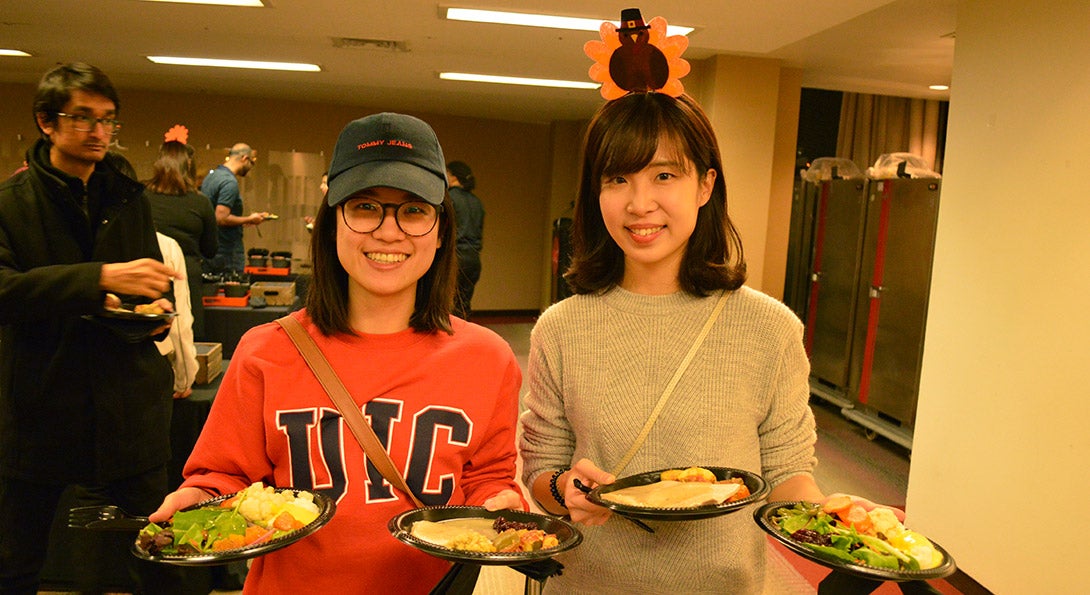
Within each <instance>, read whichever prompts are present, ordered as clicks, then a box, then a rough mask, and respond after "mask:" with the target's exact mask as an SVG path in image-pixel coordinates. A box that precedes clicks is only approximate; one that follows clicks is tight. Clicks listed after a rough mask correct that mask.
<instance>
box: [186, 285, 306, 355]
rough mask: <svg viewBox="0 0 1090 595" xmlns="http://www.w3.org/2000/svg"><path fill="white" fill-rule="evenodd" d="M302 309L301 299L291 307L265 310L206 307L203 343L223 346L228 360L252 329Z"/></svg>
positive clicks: (274, 307)
mask: <svg viewBox="0 0 1090 595" xmlns="http://www.w3.org/2000/svg"><path fill="white" fill-rule="evenodd" d="M300 307H301V300H300V299H299V297H296V298H295V303H294V304H293V305H291V306H265V307H264V308H252V307H250V306H245V307H225V306H205V307H204V335H205V336H204V337H202V338H201V340H202V341H209V342H212V343H222V344H223V358H224V359H228V358H230V357H231V354H232V353H234V351H235V346H236V345H238V340H239V339H241V338H242V335H243V334H245V333H246V331H248V330H250V329H251V328H253V327H255V326H257V325H259V324H265V323H266V322H272V321H274V320H276V319H277V318H281V317H283V316H285V315H287V314H288V313H289V312H293V311H295V310H298V309H299V308H300Z"/></svg>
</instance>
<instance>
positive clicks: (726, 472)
mask: <svg viewBox="0 0 1090 595" xmlns="http://www.w3.org/2000/svg"><path fill="white" fill-rule="evenodd" d="M689 469H703V470H706V471H709V472H711V474H712V475H714V476H715V480H716V482H724V481H725V480H731V479H735V480H741V485H744V486H745V488H746V489H747V490H748V491H749V495H748V496H745V497H743V498H740V499H736V500H727V501H724V502H722V503H720V504H703V505H683V506H676V505H670V504H660V502H661V501H662V500H661V499H658V500H651V501H648V502H654V503H648V502H645V503H643V504H636V503H635V501H633V500H631V499H625V500H615V499H614V498H619V497H620V496H621V495H626V494H614V492H619V491H620V490H624V489H626V488H637V487H640V488H642V489H643V490H651V489H652V488H651V487H646V488H644V487H643V486H652V485H653V484H660V483H662V482H663V475H662V474H663V473H664V472H667V471H687V470H682V469H677V468H674V469H659V470H658V471H648V472H647V473H640V474H638V475H630V476H628V477H622V478H621V479H618V480H617V481H615V482H613V483H611V484H608V485H600V486H598V487H596V488H594V489H593V490H591V491H590V493H588V494H587V499H588V500H590V501H591V502H593V503H595V504H597V505H599V506H604V507H606V508H608V509H610V510H612V511H613V512H614V513H616V514H619V515H622V516H627V517H633V518H638V519H647V520H653V521H691V520H697V519H707V518H712V517H717V516H721V515H724V514H729V513H732V512H736V511H738V510H741V509H743V508H745V507H747V506H749V505H750V504H753V503H754V502H757V501H759V500H761V499H762V498H764V497H765V495H766V494H768V483H767V482H765V480H764V478H763V477H761V476H760V475H757V474H756V473H752V472H750V471H746V470H745V469H734V468H732V467H709V466H702V467H690V468H689ZM709 479H710V478H709ZM679 483H682V484H689V485H684V486H677V488H678V489H679V490H681V489H686V490H688V489H690V488H691V489H696V488H698V487H699V488H704V489H706V490H719V489H723V488H727V487H728V486H729V484H726V483H713V482H699V481H683V482H679ZM699 484H702V485H699ZM664 485H665V484H664ZM709 485H711V486H716V485H718V486H723V488H711V487H708V486H709ZM645 494H646V493H645ZM712 495H715V494H714V493H713V494H712ZM671 496H673V494H671ZM718 496H722V493H720V494H718ZM702 498H704V496H703V495H700V494H696V495H693V494H691V493H689V492H686V493H685V494H683V495H682V496H681V499H684V500H687V501H690V502H692V501H695V500H694V499H696V500H699V499H702ZM666 500H669V498H667V499H666Z"/></svg>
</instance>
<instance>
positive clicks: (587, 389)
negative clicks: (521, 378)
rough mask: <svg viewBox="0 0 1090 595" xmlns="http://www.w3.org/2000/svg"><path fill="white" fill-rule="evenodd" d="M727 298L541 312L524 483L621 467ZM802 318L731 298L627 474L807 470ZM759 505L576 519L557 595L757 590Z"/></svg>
mask: <svg viewBox="0 0 1090 595" xmlns="http://www.w3.org/2000/svg"><path fill="white" fill-rule="evenodd" d="M718 298H719V294H718V293H716V294H714V295H712V296H710V297H707V298H696V297H693V296H691V295H689V294H686V293H684V292H679V293H675V294H672V295H665V296H646V295H638V294H634V293H631V292H628V291H625V290H623V289H620V288H615V289H613V290H611V291H609V292H608V293H606V294H604V295H602V296H587V295H577V296H573V297H571V298H568V299H566V300H564V301H562V302H560V303H558V304H555V305H554V306H552V307H551V308H549V309H548V310H547V311H545V312H544V313H543V314H542V315H541V318H540V320H539V321H538V323H537V325H536V326H535V327H534V330H533V333H532V335H531V341H530V360H529V379H530V391H529V394H527V395H526V397H525V402H524V406H525V408H526V411H525V413H524V414H523V415H522V418H521V423H522V429H523V433H522V438H521V444H520V447H521V453H522V456H523V459H524V468H523V479H524V480H525V481H526V483H527V484H528V485H530V484H532V483H533V480H534V479H535V478H536V477H537V476H538V475H540V474H542V473H547V472H551V471H552V470H554V469H558V468H562V467H568V466H570V465H571V464H572V463H573V462H574V461H578V460H579V459H581V458H583V457H586V458H588V459H590V460H591V461H593V462H595V463H596V464H597V465H598V466H599V467H601V468H603V469H605V470H607V471H612V470H613V469H612V468H613V466H614V465H616V464H617V463H618V462H619V461H620V459H621V457H622V456H623V455H624V453H625V452H626V451H627V450H628V448H629V446H630V445H631V444H632V442H633V440H634V439H635V437H636V436H637V435H638V434H639V432H640V430H641V429H642V427H643V424H644V423H645V421H646V420H647V418H648V416H649V415H650V413H651V410H652V408H653V407H654V406H655V403H656V402H657V401H658V399H659V397H660V396H661V394H662V391H663V390H664V388H665V387H666V384H667V383H668V382H669V380H670V378H671V377H672V376H673V374H674V371H675V370H676V368H677V367H678V365H679V364H680V363H681V360H682V359H683V358H684V356H685V354H686V353H688V351H689V347H690V346H691V345H692V343H693V341H694V340H695V339H696V336H697V335H698V333H699V331H700V329H701V328H702V327H703V325H704V323H705V321H706V320H707V318H708V316H709V315H710V314H711V312H712V309H713V307H714V306H715V302H716V301H717V300H718ZM808 375H809V364H808V362H807V359H806V353H805V351H804V349H803V344H802V325H801V323H800V322H799V320H798V318H797V317H795V315H794V314H793V313H791V311H790V310H788V309H787V308H786V307H785V306H784V305H783V304H781V303H780V302H778V301H776V300H775V299H773V298H771V297H769V296H766V295H764V294H762V293H760V292H757V291H754V290H752V289H749V288H745V287H743V288H742V289H739V290H738V291H735V292H733V294H732V295H731V296H730V297H729V299H728V300H727V304H726V308H725V309H724V310H723V312H722V314H721V315H720V317H719V319H718V321H717V322H716V324H715V326H714V327H713V328H712V330H711V333H709V335H708V337H707V338H706V339H705V342H704V344H703V346H702V347H701V348H700V351H698V352H697V354H696V357H695V358H694V359H693V361H692V363H691V364H690V366H689V369H688V370H687V371H686V372H685V375H684V376H683V377H682V379H681V381H680V382H679V383H678V385H677V387H676V389H675V390H674V393H673V395H672V396H671V397H670V400H669V402H668V403H667V405H666V407H665V408H664V409H663V411H662V413H661V415H660V416H659V419H658V421H657V422H656V423H655V425H654V427H653V428H652V430H651V433H650V435H649V436H648V438H647V441H646V442H645V443H644V445H643V446H642V447H641V448H640V450H639V451H638V452H637V453H636V455H635V457H634V458H633V459H632V461H631V462H630V463H629V464H628V466H627V467H626V468H625V469H623V470H621V472H620V473H619V474H618V477H624V476H627V475H632V474H635V473H641V472H644V471H651V470H655V469H662V468H667V467H688V466H692V465H711V466H724V467H735V468H741V469H747V470H750V471H754V472H759V473H760V474H761V475H762V476H764V478H765V479H766V480H767V481H768V482H769V483H770V485H771V486H772V487H775V486H776V485H778V484H779V483H781V482H783V481H784V480H786V479H787V478H789V477H791V476H793V475H797V474H800V473H811V472H812V470H813V467H814V464H815V463H816V461H815V459H814V442H815V439H816V434H815V430H814V418H813V414H812V412H811V411H810V407H809V403H808V399H809V385H808V381H807V378H808ZM752 508H753V507H750V508H748V509H745V510H741V511H738V512H736V513H734V514H729V515H725V516H722V517H717V518H714V519H707V520H697V521H681V522H658V521H649V524H651V525H652V526H654V527H655V531H656V532H655V533H654V534H650V533H646V532H644V531H641V530H640V529H638V528H636V527H635V526H634V525H632V524H630V523H627V522H625V521H624V520H623V519H617V518H614V519H610V521H609V522H607V523H606V524H605V525H604V526H600V527H587V526H582V525H581V526H580V529H581V530H582V532H583V535H584V541H583V543H582V544H581V545H580V546H579V547H577V548H576V549H574V550H572V551H571V552H569V553H567V554H564V555H561V556H558V560H560V561H561V562H562V563H563V564H564V567H565V568H564V573H563V575H561V576H559V577H553V578H550V579H549V580H548V582H547V584H546V587H547V588H548V590H549V591H552V592H557V593H577V592H587V593H665V592H670V593H695V592H711V593H759V592H760V591H761V587H762V583H763V580H764V551H765V545H764V538H763V535H764V534H763V533H762V531H761V530H760V528H758V527H757V525H756V523H755V522H754V521H753V516H752Z"/></svg>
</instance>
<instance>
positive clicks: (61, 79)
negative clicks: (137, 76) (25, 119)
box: [33, 62, 121, 134]
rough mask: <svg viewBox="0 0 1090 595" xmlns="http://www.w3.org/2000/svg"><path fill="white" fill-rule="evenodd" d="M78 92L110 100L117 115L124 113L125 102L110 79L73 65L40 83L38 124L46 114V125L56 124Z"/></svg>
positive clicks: (49, 74) (53, 72)
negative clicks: (40, 117)
mask: <svg viewBox="0 0 1090 595" xmlns="http://www.w3.org/2000/svg"><path fill="white" fill-rule="evenodd" d="M76 90H79V91H85V92H87V93H94V94H95V95H101V96H103V97H105V98H106V99H109V100H110V101H112V102H114V113H116V114H120V113H121V99H120V98H119V97H118V96H117V90H116V89H115V88H114V85H113V83H112V82H111V81H110V77H108V76H106V73H105V72H102V71H101V70H99V69H98V68H96V67H94V66H91V65H90V64H85V63H83V62H70V63H68V64H62V65H60V66H57V67H55V68H53V69H51V70H50V71H49V72H46V73H45V74H43V75H42V78H41V80H40V81H38V90H37V91H36V92H35V94H34V107H33V110H34V123H35V124H37V123H38V114H45V121H46V122H48V123H51V124H56V122H57V113H58V112H60V111H62V110H64V106H65V105H66V104H67V103H68V100H70V99H71V98H72V91H76ZM39 130H41V127H39ZM43 134H44V133H43Z"/></svg>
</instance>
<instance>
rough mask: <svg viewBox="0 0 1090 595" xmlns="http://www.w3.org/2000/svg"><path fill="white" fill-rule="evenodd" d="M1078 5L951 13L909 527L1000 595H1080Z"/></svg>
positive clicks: (1089, 129) (1081, 13)
mask: <svg viewBox="0 0 1090 595" xmlns="http://www.w3.org/2000/svg"><path fill="white" fill-rule="evenodd" d="M1088 23H1090V3H1087V2H1085V1H1071V0H1066V1H1056V2H1044V3H1027V2H1024V1H1023V0H987V1H985V0H974V1H965V2H961V3H959V6H958V25H957V53H956V55H955V58H954V72H953V84H952V91H951V100H950V125H949V135H948V140H947V144H946V162H945V168H944V180H943V184H942V201H941V205H940V208H939V225H938V235H937V245H936V254H935V263H934V275H933V279H932V285H931V300H930V308H929V310H928V324H927V339H926V344H925V348H924V361H923V373H922V377H921V382H920V401H919V411H918V415H917V420H916V428H915V436H914V439H913V456H912V469H911V473H910V476H909V484H908V502H907V504H908V507H907V508H908V524H909V525H915V526H916V527H919V528H920V529H922V530H923V531H924V532H925V533H926V534H928V535H931V536H932V537H934V538H935V539H936V540H937V541H939V543H941V544H942V545H943V546H945V547H946V548H947V549H949V550H950V551H951V552H952V553H953V554H954V556H955V558H956V560H957V562H958V565H959V566H960V567H961V568H962V569H964V570H965V571H966V572H967V573H969V575H971V576H972V577H973V578H975V579H976V580H977V581H979V582H981V583H982V584H983V585H984V586H985V587H987V588H988V589H990V590H991V591H993V592H995V593H1085V592H1086V590H1087V587H1086V579H1085V577H1084V576H1083V575H1082V572H1083V571H1084V569H1083V568H1082V567H1081V563H1080V562H1079V560H1080V559H1082V557H1081V556H1080V555H1079V554H1073V553H1072V552H1081V551H1084V550H1085V548H1086V535H1087V531H1088V530H1090V520H1087V518H1088V517H1087V516H1086V515H1085V514H1084V513H1083V512H1082V506H1083V503H1084V502H1085V500H1086V496H1087V494H1088V493H1090V474H1088V473H1087V459H1088V458H1090V432H1088V431H1087V429H1086V423H1087V420H1088V419H1090V388H1088V385H1087V379H1086V378H1087V367H1088V363H1090V348H1088V347H1087V345H1088V337H1090V308H1087V296H1090V274H1088V273H1090V233H1088V229H1090V200H1087V192H1086V189H1085V187H1086V185H1087V181H1086V180H1087V176H1086V164H1087V163H1090V143H1088V142H1087V139H1088V138H1090V117H1088V115H1087V111H1086V104H1087V98H1090V76H1088V74H1087V73H1088V70H1087V64H1088V63H1090V36H1087V35H1086V31H1087V24H1088Z"/></svg>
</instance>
